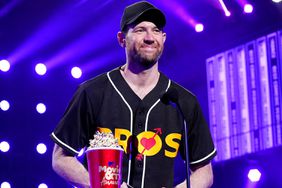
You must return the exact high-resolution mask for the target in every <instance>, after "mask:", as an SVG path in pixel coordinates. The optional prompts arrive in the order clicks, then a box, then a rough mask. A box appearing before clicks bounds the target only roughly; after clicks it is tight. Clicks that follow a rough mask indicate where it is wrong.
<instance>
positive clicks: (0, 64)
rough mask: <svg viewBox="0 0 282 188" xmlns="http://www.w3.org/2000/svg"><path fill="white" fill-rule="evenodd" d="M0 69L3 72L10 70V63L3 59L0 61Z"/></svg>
mask: <svg viewBox="0 0 282 188" xmlns="http://www.w3.org/2000/svg"><path fill="white" fill-rule="evenodd" d="M0 70H1V71H3V72H7V71H8V70H10V63H9V61H8V60H5V59H3V60H1V61H0Z"/></svg>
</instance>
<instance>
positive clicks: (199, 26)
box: [195, 23, 204, 32]
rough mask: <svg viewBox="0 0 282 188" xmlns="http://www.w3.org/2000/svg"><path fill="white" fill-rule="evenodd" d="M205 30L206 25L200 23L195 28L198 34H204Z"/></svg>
mask: <svg viewBox="0 0 282 188" xmlns="http://www.w3.org/2000/svg"><path fill="white" fill-rule="evenodd" d="M203 30H204V25H203V24H201V23H199V24H196V26H195V31H196V32H202V31H203Z"/></svg>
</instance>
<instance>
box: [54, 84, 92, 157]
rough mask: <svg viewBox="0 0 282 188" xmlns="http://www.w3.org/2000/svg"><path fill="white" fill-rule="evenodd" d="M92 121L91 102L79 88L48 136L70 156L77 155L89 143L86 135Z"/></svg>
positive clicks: (81, 88)
mask: <svg viewBox="0 0 282 188" xmlns="http://www.w3.org/2000/svg"><path fill="white" fill-rule="evenodd" d="M93 119H94V118H93V113H92V109H91V102H90V100H89V98H88V96H87V93H86V91H85V89H83V87H82V86H80V87H79V88H78V90H77V91H76V93H75V94H74V96H73V98H72V100H71V102H70V103H69V105H68V107H67V109H66V111H65V113H64V115H63V117H62V118H61V120H60V122H59V124H58V125H57V127H56V128H55V130H54V131H53V132H52V133H51V135H50V136H51V138H52V139H53V141H54V142H55V143H56V144H58V145H59V146H61V147H62V148H63V149H64V150H65V151H67V152H68V153H69V154H70V155H73V156H74V155H77V154H79V151H80V149H81V148H84V147H85V146H86V145H88V143H89V135H88V134H89V129H90V126H91V125H93Z"/></svg>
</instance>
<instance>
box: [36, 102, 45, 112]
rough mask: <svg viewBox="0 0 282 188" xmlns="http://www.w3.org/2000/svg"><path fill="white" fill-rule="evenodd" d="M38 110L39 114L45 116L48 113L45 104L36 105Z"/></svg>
mask: <svg viewBox="0 0 282 188" xmlns="http://www.w3.org/2000/svg"><path fill="white" fill-rule="evenodd" d="M36 110H37V112H38V113H39V114H44V113H45V112H46V106H45V104H43V103H39V104H37V105H36Z"/></svg>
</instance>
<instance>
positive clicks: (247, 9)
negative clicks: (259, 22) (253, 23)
mask: <svg viewBox="0 0 282 188" xmlns="http://www.w3.org/2000/svg"><path fill="white" fill-rule="evenodd" d="M253 9H254V8H253V6H252V5H251V4H245V6H244V12H245V13H252V12H253Z"/></svg>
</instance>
